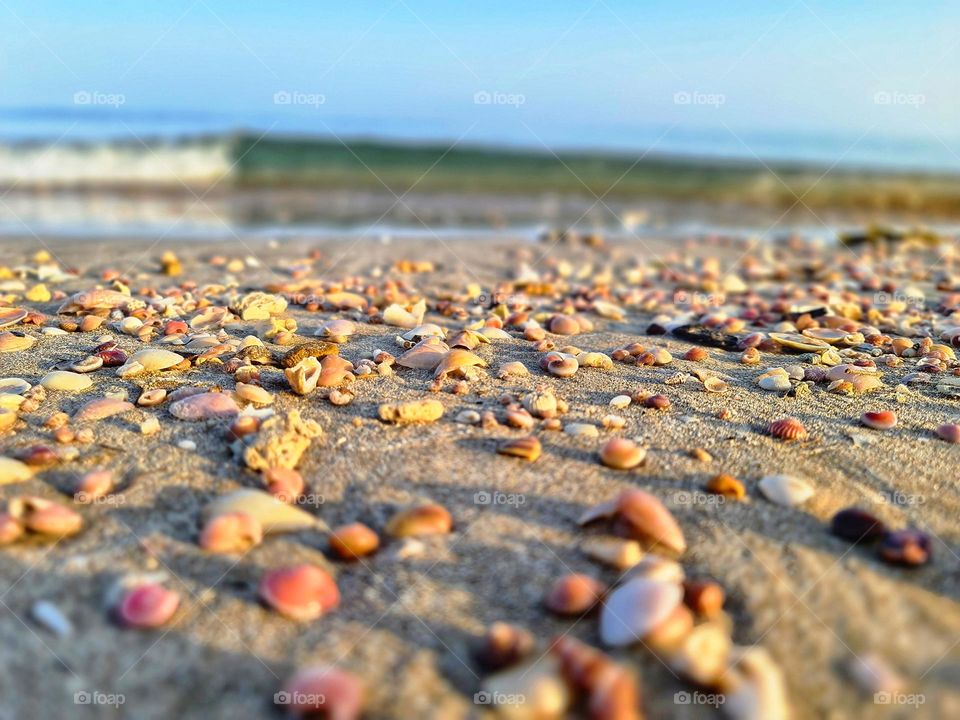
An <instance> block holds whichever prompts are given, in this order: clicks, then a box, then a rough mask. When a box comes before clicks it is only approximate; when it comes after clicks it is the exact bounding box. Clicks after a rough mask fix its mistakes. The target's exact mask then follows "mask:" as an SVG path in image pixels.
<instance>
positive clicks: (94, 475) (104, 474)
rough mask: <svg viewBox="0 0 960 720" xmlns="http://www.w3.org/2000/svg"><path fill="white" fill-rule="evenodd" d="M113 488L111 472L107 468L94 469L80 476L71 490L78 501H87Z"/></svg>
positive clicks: (95, 498) (101, 495)
mask: <svg viewBox="0 0 960 720" xmlns="http://www.w3.org/2000/svg"><path fill="white" fill-rule="evenodd" d="M111 490H113V473H111V472H110V471H109V470H94V471H93V472H88V473H87V474H86V475H84V476H83V477H82V478H80V480H79V482H78V483H77V485H76V487H75V488H74V490H73V499H74V500H76V501H77V502H79V503H87V502H91V501H93V500H97V499H98V498H102V497H103V496H104V495H106V494H107V493H109V492H110V491H111Z"/></svg>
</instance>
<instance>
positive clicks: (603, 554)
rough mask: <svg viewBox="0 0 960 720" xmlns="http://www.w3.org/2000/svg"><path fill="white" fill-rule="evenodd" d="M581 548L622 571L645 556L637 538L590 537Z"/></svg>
mask: <svg viewBox="0 0 960 720" xmlns="http://www.w3.org/2000/svg"><path fill="white" fill-rule="evenodd" d="M580 549H581V550H582V551H583V552H584V554H585V555H587V556H588V557H590V558H591V559H593V560H597V561H598V562H602V563H603V564H605V565H609V566H610V567H613V568H616V569H617V570H621V571H623V570H629V569H630V568H632V567H633V566H634V565H636V564H637V563H638V562H640V560H641V559H642V558H643V550H642V549H641V547H640V543H638V542H637V541H636V540H623V539H620V538H610V537H589V538H587V539H586V540H584V541H583V543H582V544H581V546H580Z"/></svg>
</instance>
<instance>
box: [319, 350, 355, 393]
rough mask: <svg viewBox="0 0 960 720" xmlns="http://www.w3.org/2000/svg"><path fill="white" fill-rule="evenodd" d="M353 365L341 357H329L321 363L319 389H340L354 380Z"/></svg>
mask: <svg viewBox="0 0 960 720" xmlns="http://www.w3.org/2000/svg"><path fill="white" fill-rule="evenodd" d="M353 370H354V367H353V363H352V362H350V361H349V360H346V359H344V358H342V357H340V356H339V355H327V356H325V357H324V358H323V359H322V360H321V361H320V376H319V377H318V378H317V386H318V387H338V386H340V385H342V384H343V383H345V382H350V381H351V380H353V377H354V376H353Z"/></svg>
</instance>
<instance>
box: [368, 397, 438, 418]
mask: <svg viewBox="0 0 960 720" xmlns="http://www.w3.org/2000/svg"><path fill="white" fill-rule="evenodd" d="M377 414H378V416H379V417H380V419H381V420H382V421H383V422H388V423H397V424H404V423H420V422H434V421H436V420H439V419H440V417H441V416H442V415H443V403H441V402H440V401H439V400H432V399H428V400H410V401H409V402H401V403H383V404H382V405H380V407H379V408H378V409H377Z"/></svg>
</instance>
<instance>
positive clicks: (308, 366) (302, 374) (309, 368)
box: [283, 356, 323, 395]
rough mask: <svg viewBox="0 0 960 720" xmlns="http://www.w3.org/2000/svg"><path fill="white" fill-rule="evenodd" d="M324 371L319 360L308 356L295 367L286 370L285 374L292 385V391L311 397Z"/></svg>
mask: <svg viewBox="0 0 960 720" xmlns="http://www.w3.org/2000/svg"><path fill="white" fill-rule="evenodd" d="M322 370H323V369H322V368H321V366H320V361H319V360H317V358H315V357H312V356H307V357H305V358H304V359H303V360H301V361H300V362H298V363H297V364H296V365H294V366H293V367H289V368H286V369H285V370H284V371H283V374H284V375H285V376H286V378H287V382H288V383H289V384H290V389H291V390H293V391H294V392H295V393H297V395H309V394H310V393H312V392H313V391H314V390H316V388H317V382H318V381H319V380H320V373H321V372H322Z"/></svg>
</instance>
